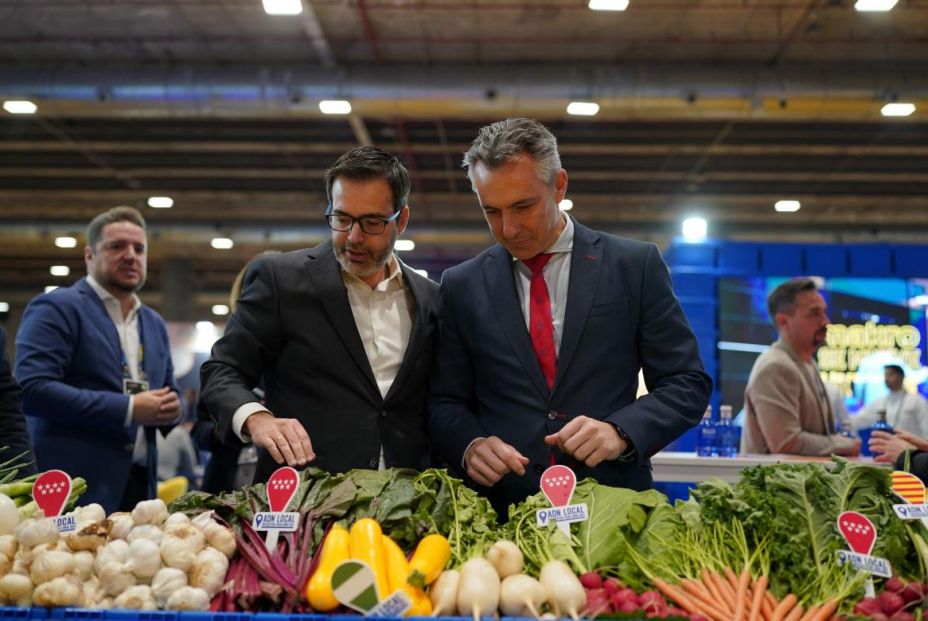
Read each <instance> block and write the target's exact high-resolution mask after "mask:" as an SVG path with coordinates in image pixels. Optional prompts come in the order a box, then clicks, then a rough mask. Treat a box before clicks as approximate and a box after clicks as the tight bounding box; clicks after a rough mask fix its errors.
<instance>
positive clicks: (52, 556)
mask: <svg viewBox="0 0 928 621" xmlns="http://www.w3.org/2000/svg"><path fill="white" fill-rule="evenodd" d="M75 566H76V565H75V562H74V555H73V554H72V553H70V552H61V551H59V550H46V551H44V552H42V553H40V554H37V555H36V556H35V558H34V559H33V560H32V565H30V567H29V577H30V578H32V582H33V583H35V584H42V583H43V582H48V581H50V580H52V579H54V578H57V577H59V576H64V575H66V574H70V573H73V572H74V568H75Z"/></svg>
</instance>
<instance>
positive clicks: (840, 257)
mask: <svg viewBox="0 0 928 621" xmlns="http://www.w3.org/2000/svg"><path fill="white" fill-rule="evenodd" d="M847 264H848V260H847V250H846V248H844V247H843V246H808V247H806V272H807V274H808V275H809V276H845V275H846V274H847V273H848V271H847ZM792 275H795V276H799V274H792Z"/></svg>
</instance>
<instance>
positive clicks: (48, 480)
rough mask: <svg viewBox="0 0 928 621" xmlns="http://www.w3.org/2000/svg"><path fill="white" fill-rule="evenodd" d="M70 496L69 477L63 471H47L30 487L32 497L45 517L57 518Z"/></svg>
mask: <svg viewBox="0 0 928 621" xmlns="http://www.w3.org/2000/svg"><path fill="white" fill-rule="evenodd" d="M70 495H71V477H69V476H68V473H67V472H64V471H63V470H49V471H48V472H43V473H42V474H41V475H39V478H37V479H36V480H35V483H33V485H32V497H33V498H34V499H35V504H37V505H39V508H40V509H41V510H42V513H44V514H45V517H58V516H59V515H61V512H62V511H63V510H64V506H65V505H66V504H67V502H68V497H69V496H70Z"/></svg>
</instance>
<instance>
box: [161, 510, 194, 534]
mask: <svg viewBox="0 0 928 621" xmlns="http://www.w3.org/2000/svg"><path fill="white" fill-rule="evenodd" d="M189 523H190V518H189V517H187V515H186V514H185V513H179V512H178V513H172V514H171V515H169V516H168V519H166V520H165V521H164V525H163V528H164V530H168V529H170V528H171V527H172V526H183V525H184V524H189Z"/></svg>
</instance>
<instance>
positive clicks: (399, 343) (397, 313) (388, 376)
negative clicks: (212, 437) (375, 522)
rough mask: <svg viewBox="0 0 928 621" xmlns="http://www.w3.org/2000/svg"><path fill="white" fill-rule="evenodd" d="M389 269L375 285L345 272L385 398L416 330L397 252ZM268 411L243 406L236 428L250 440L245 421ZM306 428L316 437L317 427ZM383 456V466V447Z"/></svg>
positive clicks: (256, 405) (350, 300)
mask: <svg viewBox="0 0 928 621" xmlns="http://www.w3.org/2000/svg"><path fill="white" fill-rule="evenodd" d="M387 268H388V276H387V277H386V278H385V279H383V280H382V281H380V282H379V283H377V286H375V287H373V288H372V287H370V286H369V285H368V284H367V283H366V282H364V281H363V280H361V279H360V278H358V277H357V276H355V275H354V274H350V273H348V272H346V271H344V270H342V271H341V274H342V280H343V281H344V283H345V289H346V290H347V293H348V304H349V305H350V306H351V314H352V315H353V316H354V323H355V325H356V326H357V328H358V334H359V335H360V336H361V342H362V343H363V344H364V352H365V353H366V354H367V360H368V362H369V363H370V365H371V370H372V371H373V372H374V379H375V380H376V382H377V388H378V389H379V390H380V395H381V397H386V396H387V393H388V392H389V391H390V387H391V386H392V385H393V380H394V379H395V378H396V374H397V373H398V372H399V369H400V366H402V364H403V357H404V356H405V355H406V346H407V345H408V344H409V334H410V332H411V331H412V309H413V308H414V306H415V302H414V300H413V297H412V292H411V291H410V290H409V287H407V286H406V283H405V281H404V280H403V272H402V270H400V264H399V260H397V258H396V255H392V256H391V257H390V261H389V263H387ZM267 411H268V409H267V406H264V405H262V404H260V403H257V402H253V403H246V404H244V405H242V406H241V407H239V408H238V409H237V410H236V411H235V413H234V414H233V415H232V429H233V431H235V434H236V435H237V436H238V437H239V438H241V439H242V440H243V441H244V442H250V441H251V438H250V437H249V436H248V434H247V433H246V432H245V429H244V425H245V420H246V419H247V418H248V417H249V416H251V415H252V414H255V413H257V412H267ZM306 431H307V432H308V433H309V436H310V438H312V433H313V430H312V429H307V430H306ZM380 457H381V467H383V451H382V450H381V456H380Z"/></svg>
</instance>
